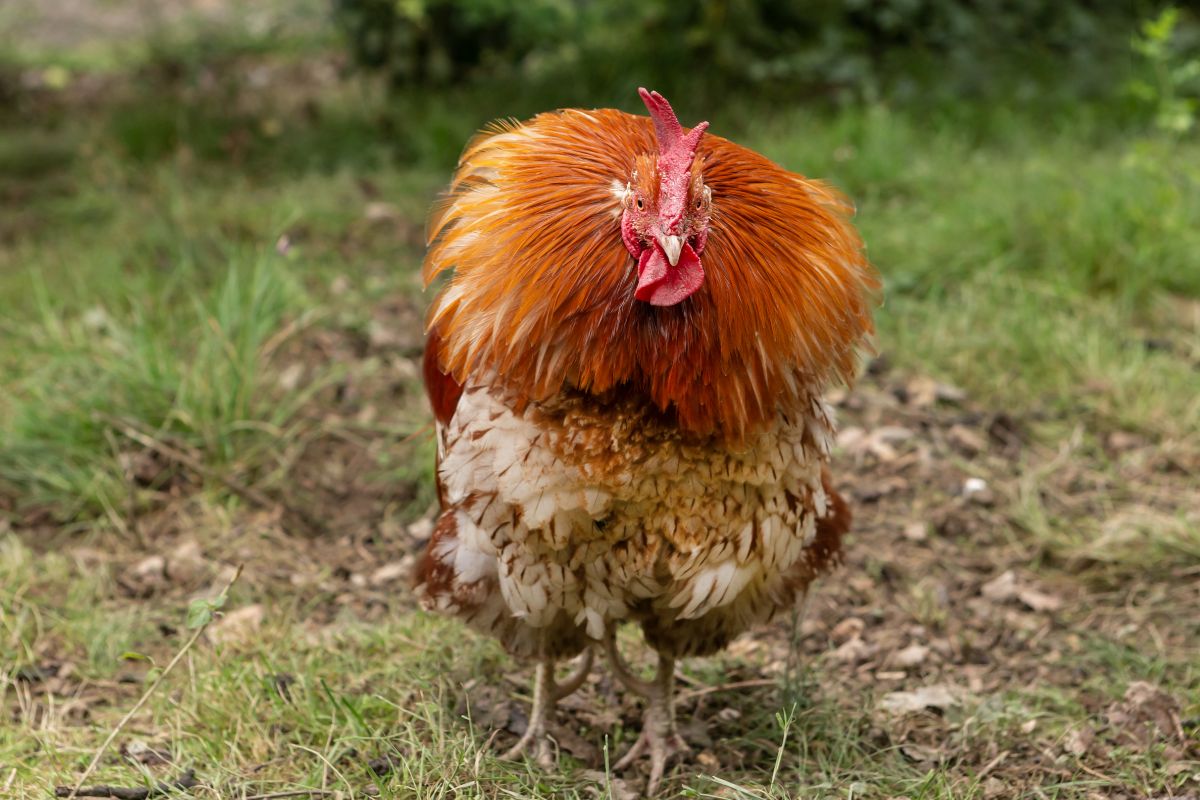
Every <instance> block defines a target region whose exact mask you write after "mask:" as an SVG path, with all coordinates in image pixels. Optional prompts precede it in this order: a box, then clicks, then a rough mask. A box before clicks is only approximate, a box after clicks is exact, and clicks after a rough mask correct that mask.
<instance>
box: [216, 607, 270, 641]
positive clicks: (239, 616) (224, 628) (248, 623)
mask: <svg viewBox="0 0 1200 800" xmlns="http://www.w3.org/2000/svg"><path fill="white" fill-rule="evenodd" d="M262 621H263V607H262V606H261V605H259V604H258V603H255V604H254V605H249V606H244V607H242V608H239V609H235V610H233V611H230V612H229V613H227V614H225V615H224V616H222V617H221V618H220V619H219V620H217V621H216V622H214V623H213V624H212V626H211V627H210V628H209V629H208V632H207V635H208V640H209V641H210V642H212V643H213V644H226V645H229V644H245V643H247V642H249V641H250V640H251V639H252V638H253V636H254V634H256V633H257V632H258V629H259V628H261V627H262Z"/></svg>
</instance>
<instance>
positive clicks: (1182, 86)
mask: <svg viewBox="0 0 1200 800" xmlns="http://www.w3.org/2000/svg"><path fill="white" fill-rule="evenodd" d="M1180 23H1181V17H1180V13H1179V9H1178V8H1175V7H1168V8H1165V9H1163V10H1162V12H1161V13H1159V14H1158V16H1156V17H1153V18H1151V19H1148V20H1146V21H1145V22H1143V23H1142V25H1141V28H1140V30H1139V32H1138V34H1137V35H1136V36H1134V38H1133V50H1134V52H1135V53H1136V54H1137V55H1138V57H1139V60H1140V62H1141V63H1140V67H1141V69H1140V70H1139V74H1138V76H1137V77H1135V78H1133V79H1132V80H1131V81H1130V82H1129V84H1128V89H1129V92H1130V94H1131V95H1132V96H1133V97H1134V98H1135V99H1137V100H1138V101H1140V102H1141V103H1142V104H1143V106H1144V107H1146V108H1149V109H1150V111H1151V113H1152V115H1153V118H1154V124H1155V126H1157V127H1158V128H1159V129H1160V130H1162V131H1164V132H1167V133H1176V134H1181V133H1187V132H1188V131H1190V130H1192V128H1193V127H1195V124H1196V109H1197V95H1198V94H1200V55H1197V51H1198V50H1200V37H1198V36H1197V31H1196V30H1195V29H1194V28H1191V29H1188V28H1184V27H1183V26H1181V24H1180Z"/></svg>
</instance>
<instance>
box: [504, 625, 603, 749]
mask: <svg viewBox="0 0 1200 800" xmlns="http://www.w3.org/2000/svg"><path fill="white" fill-rule="evenodd" d="M591 669H592V649H591V648H590V647H589V648H588V649H587V650H585V651H584V653H583V660H582V661H580V663H579V666H578V667H577V668H576V669H575V671H574V672H572V673H571V674H570V675H569V676H567V678H566V680H564V681H563V682H562V683H558V682H557V681H556V680H555V679H554V661H553V660H552V659H549V658H546V659H543V660H541V661H539V662H538V665H537V670H536V671H535V673H534V679H533V707H532V708H531V709H530V710H529V726H528V727H527V728H526V729H525V733H524V734H523V735H522V736H521V738H520V739H518V740H517V743H516V744H514V745H513V746H512V747H510V748H509V749H508V750H507V751H505V753H504V755H502V756H500V757H501V758H504V759H509V760H512V759H516V758H520V757H521V756H522V755H524V753H525V751H526V750H528V749H529V746H530V745H534V746H535V747H536V751H535V758H536V760H537V763H538V765H539V766H541V767H542V768H543V769H551V768H552V767H553V766H554V750H553V748H552V747H551V746H550V736H549V734H548V733H547V732H546V723H547V721H548V720H549V719H550V714H551V712H553V711H554V706H555V704H556V703H558V701H559V700H561V699H563V698H564V697H566V696H567V695H569V694H571V693H572V692H574V691H575V690H576V689H578V688H579V687H580V686H582V685H583V682H584V680H585V679H586V678H587V676H588V673H589V672H590V671H591Z"/></svg>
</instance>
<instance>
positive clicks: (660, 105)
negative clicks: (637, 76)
mask: <svg viewBox="0 0 1200 800" xmlns="http://www.w3.org/2000/svg"><path fill="white" fill-rule="evenodd" d="M638 94H639V95H641V96H642V102H643V103H645V104H646V109H647V110H648V111H649V112H650V119H652V120H654V136H655V138H657V139H658V167H659V169H660V170H661V171H663V172H665V173H667V174H673V175H681V174H683V173H685V172H687V170H688V169H690V168H691V166H692V159H693V158H695V156H696V145H698V144H699V143H700V136H701V135H702V134H703V133H704V131H705V130H706V129H707V128H708V123H707V122H701V123H699V124H698V125H696V127H694V128H692V129H691V130H690V131H688V133H687V135H684V133H683V127H682V126H681V125H680V124H679V118H678V117H676V116H675V111H674V109H672V108H671V104H670V103H668V102H667V98H665V97H663V96H662V95H661V94H659V93H658V92H648V91H646V90H645V89H638Z"/></svg>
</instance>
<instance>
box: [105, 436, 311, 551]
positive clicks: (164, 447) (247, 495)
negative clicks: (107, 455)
mask: <svg viewBox="0 0 1200 800" xmlns="http://www.w3.org/2000/svg"><path fill="white" fill-rule="evenodd" d="M100 418H101V419H103V420H104V421H105V422H107V423H108V424H109V425H112V426H113V427H115V428H116V429H117V430H118V431H120V432H121V433H122V434H123V435H124V436H126V437H128V438H129V439H132V440H133V441H135V442H137V443H138V444H140V445H142V446H143V447H147V448H149V449H151V450H153V451H155V452H156V453H158V454H159V455H161V456H163V457H165V458H168V459H170V460H171V461H174V462H175V463H177V464H182V465H183V466H185V467H187V468H188V469H190V470H191V471H192V472H195V473H196V474H197V475H200V476H201V477H203V478H208V479H209V480H214V481H219V482H220V483H221V484H223V485H224V486H225V488H226V489H228V490H229V491H231V492H233V493H234V494H236V495H237V496H238V497H241V498H242V499H243V500H246V501H247V502H250V503H253V504H254V505H256V506H258V507H259V508H264V509H268V510H273V509H276V508H282V509H283V510H284V511H285V512H287V513H289V514H291V515H292V516H294V517H295V518H296V519H298V520H300V522H302V523H303V524H304V525H305V527H307V528H309V529H310V531H312V532H319V531H320V530H321V529H322V528H321V525H320V523H318V522H317V521H316V520H314V519H313V518H312V517H311V516H309V515H308V514H307V513H306V512H304V511H301V510H300V509H298V508H294V507H292V506H290V505H288V504H287V503H284V502H283V501H277V500H272V499H271V498H270V497H268V496H267V495H265V494H263V493H262V492H260V491H259V490H258V489H254V488H252V487H250V486H246V485H245V484H243V483H240V482H239V481H236V480H234V479H233V478H231V477H229V476H228V475H225V474H224V473H221V472H217V471H216V470H214V469H211V468H210V467H207V466H205V465H204V464H203V463H201V462H200V460H199V459H197V458H194V457H193V456H190V455H188V454H187V453H185V452H183V451H182V450H179V449H178V448H175V447H172V446H171V445H169V444H167V443H166V442H163V441H160V440H158V439H155V438H154V437H153V436H150V435H149V434H146V433H144V432H142V431H140V430H138V429H137V428H135V427H133V426H132V425H130V424H129V423H127V422H125V421H123V420H120V419H117V418H116V417H110V416H108V415H107V414H101V415H100Z"/></svg>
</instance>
